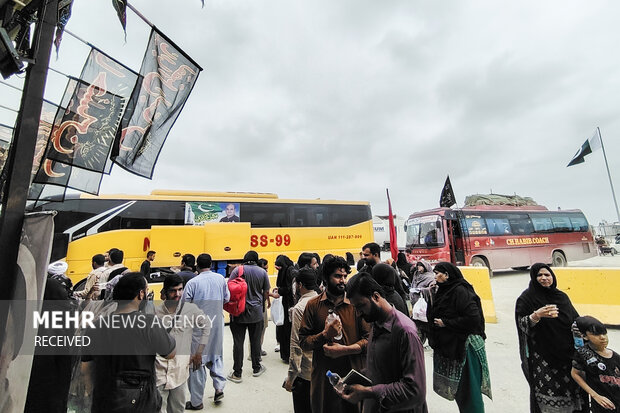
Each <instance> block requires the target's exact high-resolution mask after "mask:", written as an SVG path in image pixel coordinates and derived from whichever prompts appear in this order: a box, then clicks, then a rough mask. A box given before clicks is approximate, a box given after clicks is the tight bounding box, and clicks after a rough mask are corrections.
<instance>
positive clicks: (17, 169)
mask: <svg viewBox="0 0 620 413" xmlns="http://www.w3.org/2000/svg"><path fill="white" fill-rule="evenodd" d="M2 3H3V2H2V0H0V4H2ZM39 3H40V4H39V6H38V11H37V22H36V28H35V31H34V37H33V41H32V51H33V52H32V55H31V56H30V57H31V58H32V59H33V61H32V62H31V63H30V64H29V65H28V68H27V69H26V80H25V82H24V89H23V93H22V100H21V105H20V110H19V114H18V116H17V122H16V126H15V133H14V136H13V142H12V144H11V150H10V153H9V157H8V159H7V163H6V166H5V168H7V175H6V176H7V179H6V185H5V192H4V197H3V199H2V210H1V211H0V268H1V269H2V270H1V271H0V285H1V286H2V288H0V300H10V299H11V298H12V297H13V296H14V289H15V279H16V276H17V252H18V249H19V242H20V238H21V231H22V224H23V222H24V211H25V209H26V200H27V196H28V188H29V186H30V174H31V169H32V161H33V158H34V148H35V144H36V141H37V132H38V129H39V119H40V118H41V107H42V105H43V93H44V91H45V82H46V80H47V70H48V66H49V61H50V55H51V52H52V43H53V40H54V30H55V28H56V22H57V18H58V0H41V1H39ZM7 311H8V306H6V305H4V306H0V346H1V345H2V343H3V341H4V335H5V333H6V322H7V316H8V312H7ZM0 350H2V349H0Z"/></svg>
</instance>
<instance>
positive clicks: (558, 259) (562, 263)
mask: <svg viewBox="0 0 620 413" xmlns="http://www.w3.org/2000/svg"><path fill="white" fill-rule="evenodd" d="M551 265H553V266H554V267H566V257H565V256H564V254H563V253H561V252H560V251H554V252H553V255H552V256H551Z"/></svg>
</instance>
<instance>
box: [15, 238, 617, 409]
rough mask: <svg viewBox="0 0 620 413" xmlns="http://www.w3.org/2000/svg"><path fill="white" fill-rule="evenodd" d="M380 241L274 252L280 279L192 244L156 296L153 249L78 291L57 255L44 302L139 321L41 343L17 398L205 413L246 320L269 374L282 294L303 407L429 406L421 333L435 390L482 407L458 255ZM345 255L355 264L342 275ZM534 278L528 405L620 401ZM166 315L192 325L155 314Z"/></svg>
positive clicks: (290, 381) (605, 368)
mask: <svg viewBox="0 0 620 413" xmlns="http://www.w3.org/2000/svg"><path fill="white" fill-rule="evenodd" d="M380 254H381V250H380V247H379V245H377V244H375V243H369V244H366V245H364V246H363V247H362V248H361V252H360V259H359V260H358V262H357V263H355V260H354V259H353V257H352V256H351V254H348V256H347V257H340V256H334V255H331V254H328V255H326V256H324V257H322V258H321V257H320V256H319V255H318V254H316V253H310V252H306V253H303V254H301V255H300V256H299V257H298V258H297V261H296V262H294V261H293V260H292V259H291V258H290V257H287V256H286V255H280V256H278V257H277V258H276V260H275V262H274V268H275V269H276V270H277V278H276V285H275V287H273V288H272V286H271V285H270V282H269V277H268V275H267V271H266V270H267V268H268V265H269V263H268V262H267V261H266V260H264V259H261V258H260V257H259V255H258V253H257V252H255V251H248V252H247V253H246V254H245V256H244V258H243V260H242V262H240V263H238V264H231V265H230V266H229V269H228V271H227V275H226V276H223V275H222V274H220V273H217V272H213V271H211V267H212V259H211V256H210V255H209V254H207V253H203V254H200V255H198V257H194V256H193V255H191V254H185V255H183V256H182V258H181V263H180V266H179V267H178V269H177V270H178V271H177V272H175V273H171V274H168V275H166V277H165V279H164V281H163V287H162V289H161V291H160V292H159V293H160V298H161V302H157V303H156V305H155V304H154V303H153V301H150V300H149V297H150V298H151V299H152V296H153V293H157V292H153V291H151V292H149V287H148V282H147V278H149V275H150V274H149V271H150V270H151V269H150V264H151V262H152V261H153V259H154V257H155V252H154V251H149V252H148V255H147V259H146V260H145V262H144V263H143V264H142V266H141V268H140V271H136V272H132V271H131V270H130V269H128V268H127V267H125V266H124V265H123V251H120V250H118V249H111V250H110V251H107V252H106V253H105V254H96V255H94V256H93V259H92V267H93V270H92V272H91V273H90V274H89V276H88V277H87V279H86V282H85V284H84V288H83V289H80V290H79V291H73V288H72V285H71V282H70V281H69V279H68V278H67V277H66V275H65V274H64V273H65V272H66V270H67V267H66V264H65V263H53V264H52V265H50V268H49V277H48V282H47V287H46V291H45V299H46V300H48V299H50V300H55V301H54V302H57V301H60V302H62V301H63V300H65V301H67V302H68V303H69V304H68V307H67V308H71V306H73V307H75V308H79V309H81V310H82V311H93V312H95V313H96V314H97V315H98V316H99V317H116V318H118V319H120V320H122V322H123V323H125V324H126V325H132V326H133V325H134V322H136V321H138V320H139V319H141V318H143V319H144V320H146V322H145V324H144V326H143V327H141V328H129V329H114V328H99V329H93V330H88V329H86V330H85V331H81V332H80V333H81V334H84V335H87V336H88V337H90V338H92V340H93V342H94V343H95V347H94V348H95V350H92V349H91V350H90V351H84V352H83V353H82V354H80V355H79V357H75V356H74V357H60V356H59V357H57V358H55V357H54V356H50V355H42V354H37V353H35V359H34V363H33V374H32V378H31V382H30V386H29V389H28V398H27V403H26V411H27V412H39V411H45V412H66V411H67V405H70V406H73V407H74V408H77V409H78V411H87V410H88V409H90V411H92V412H110V411H114V412H130V411H131V412H156V411H161V412H167V413H172V412H182V411H184V410H202V409H204V408H205V406H204V404H203V399H204V393H205V387H206V382H207V371H208V372H209V375H210V377H211V380H212V385H213V390H214V393H213V401H214V403H216V404H218V403H221V402H222V400H223V398H224V390H225V386H226V384H227V382H232V383H242V382H243V379H244V371H243V365H244V360H245V358H244V343H245V336H246V331H247V335H248V337H249V347H248V353H249V357H248V360H249V361H251V367H252V376H254V377H259V376H261V375H263V374H264V373H265V372H266V367H265V365H264V364H263V363H262V357H264V356H266V352H265V350H264V349H263V345H264V333H265V328H266V317H267V313H268V309H269V307H270V306H271V301H272V299H277V300H278V301H279V302H280V304H279V305H281V306H282V309H283V312H284V317H283V320H281V321H280V322H279V323H278V325H277V326H276V339H277V342H278V348H277V349H278V350H279V355H280V357H281V359H282V361H283V362H285V363H287V364H288V371H287V373H286V376H285V378H284V383H283V385H282V387H283V388H284V389H285V390H286V391H289V392H291V395H292V402H293V408H294V411H295V412H296V413H302V412H315V413H317V412H330V413H331V412H336V413H338V412H427V411H428V410H429V408H428V406H427V403H426V391H427V384H426V371H425V369H426V367H425V360H424V351H425V347H424V343H425V342H426V341H427V340H428V346H429V347H430V348H432V352H433V357H432V359H433V366H432V372H433V373H432V378H433V379H432V380H433V383H432V388H433V390H434V391H435V392H436V393H437V394H438V395H440V396H441V397H443V398H445V399H448V400H454V401H455V402H456V405H457V407H458V409H459V411H461V412H484V403H483V395H486V396H487V397H488V398H492V393H491V380H490V374H489V365H488V362H487V357H486V351H485V339H486V335H485V321H484V314H483V311H482V305H481V301H480V298H479V297H478V295H477V294H476V291H475V289H474V287H473V286H472V285H471V284H470V283H469V282H468V281H467V280H466V279H465V278H464V277H463V274H462V273H461V271H460V270H459V268H458V267H456V266H454V265H453V264H451V263H448V262H439V263H436V264H435V265H434V267H433V266H431V264H430V263H428V262H425V261H415V260H412V259H411V257H410V256H409V254H407V253H400V254H399V256H398V259H397V260H396V261H393V260H391V259H390V260H387V261H385V262H383V261H382V260H381V257H380ZM352 267H355V268H356V269H357V273H356V274H355V275H353V276H351V277H349V276H350V274H351V273H352ZM530 276H531V281H530V284H529V287H528V288H527V289H526V290H525V291H524V292H523V293H522V294H521V296H520V297H519V298H518V300H517V302H516V309H515V319H516V324H517V331H518V335H519V344H520V355H521V361H522V368H523V372H524V374H525V377H526V379H527V381H528V383H529V385H530V390H531V393H530V411H531V412H533V413H563V412H566V413H572V412H603V411H605V412H608V411H616V412H620V356H619V355H618V354H617V353H615V352H613V351H612V350H610V349H609V348H607V344H608V342H607V334H606V333H607V331H606V329H605V326H604V325H602V324H601V323H600V322H599V321H598V320H596V319H593V318H592V317H579V315H578V313H577V311H576V310H575V309H574V307H573V306H572V304H571V302H570V299H569V298H568V296H567V295H566V294H564V293H563V292H561V291H560V290H558V289H557V280H556V278H555V275H554V273H553V271H552V269H551V268H550V267H549V266H547V265H545V264H540V263H536V264H533V265H532V266H531V270H530ZM232 283H234V286H233V284H232ZM241 286H242V287H241ZM240 288H241V289H240ZM240 291H242V292H240ZM239 294H241V296H239ZM239 297H241V298H239ZM235 300H237V301H239V300H241V301H243V302H242V303H236V304H242V305H241V307H242V310H241V311H240V312H238V313H236V312H232V310H229V311H231V315H230V324H229V328H230V332H231V335H232V339H233V347H232V355H233V365H232V366H229V373H228V374H227V373H226V368H225V365H224V358H223V351H224V348H223V347H224V329H225V324H224V317H223V309H224V308H227V309H228V308H233V307H234V308H237V309H238V308H239V307H238V305H237V306H231V307H225V306H226V305H230V304H231V303H233V302H235ZM227 303H228V304H227ZM44 308H45V307H44ZM421 309H422V310H421ZM171 317H172V318H173V319H175V320H176V319H177V318H182V319H183V320H185V321H187V320H189V322H188V323H181V324H178V325H177V324H176V323H173V325H169V326H167V325H166V324H165V323H162V322H161V320H166V319H167V318H171ZM175 317H176V318H175ZM157 320H160V321H159V322H158V321H157ZM97 345H98V346H99V347H97ZM101 348H103V349H104V351H97V350H96V349H101ZM426 349H428V347H426ZM35 369H36V370H35ZM35 371H36V374H35ZM42 371H43V372H44V373H42ZM351 378H353V379H351ZM72 379H73V380H72Z"/></svg>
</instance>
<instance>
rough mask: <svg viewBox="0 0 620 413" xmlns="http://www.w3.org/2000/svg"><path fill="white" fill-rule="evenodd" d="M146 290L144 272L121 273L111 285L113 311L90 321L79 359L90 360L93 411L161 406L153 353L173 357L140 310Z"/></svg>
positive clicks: (167, 339) (166, 338)
mask: <svg viewBox="0 0 620 413" xmlns="http://www.w3.org/2000/svg"><path fill="white" fill-rule="evenodd" d="M147 295H148V285H147V283H146V280H145V279H144V276H143V275H142V274H141V273H139V272H134V273H128V274H126V275H125V276H123V277H122V278H121V279H120V280H119V281H118V284H117V285H116V287H115V288H114V292H113V299H114V301H115V302H116V304H117V307H116V310H115V311H114V312H113V313H112V314H110V315H109V316H107V317H106V318H105V322H104V320H103V319H99V320H95V328H94V329H92V330H91V331H89V332H88V335H89V336H90V337H91V343H92V344H91V346H89V347H90V348H89V355H87V356H84V358H83V360H84V361H90V360H93V361H94V363H95V377H94V388H93V405H92V412H93V413H99V412H101V413H103V412H111V411H113V412H144V413H147V412H148V413H152V412H155V411H159V409H160V407H161V396H160V395H159V392H158V391H157V388H156V386H155V367H154V366H155V354H159V355H161V356H163V357H165V358H166V359H171V358H173V357H174V356H175V354H176V350H175V341H174V338H172V337H171V336H170V335H169V334H168V333H167V332H166V330H165V329H164V328H163V327H162V326H161V325H160V324H159V323H157V322H155V321H154V318H155V316H154V315H152V314H145V313H143V312H142V311H140V308H141V304H142V303H143V302H145V300H146V298H147ZM112 305H113V304H112Z"/></svg>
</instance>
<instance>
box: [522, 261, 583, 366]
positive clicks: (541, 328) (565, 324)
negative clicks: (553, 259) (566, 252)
mask: <svg viewBox="0 0 620 413" xmlns="http://www.w3.org/2000/svg"><path fill="white" fill-rule="evenodd" d="M541 268H546V269H547V270H548V271H549V272H550V273H551V276H552V277H553V283H552V284H551V286H550V287H548V288H546V287H543V286H542V285H540V283H539V282H538V281H537V280H536V277H537V276H538V272H539V271H540V270H541ZM557 285H558V282H557V279H556V277H555V274H554V273H553V270H552V269H551V268H550V267H549V266H548V265H547V264H541V263H536V264H534V265H532V266H531V267H530V285H529V287H528V288H527V290H525V291H523V293H521V295H520V296H519V298H518V299H517V305H516V309H515V319H516V322H517V329H518V323H519V319H521V318H523V317H524V316H528V315H530V314H532V313H533V312H534V311H536V310H538V309H539V308H541V307H544V306H545V305H547V304H555V305H557V307H558V311H559V315H558V317H557V318H541V319H540V321H539V322H538V324H537V325H536V327H534V328H533V329H532V334H531V336H530V339H528V340H527V345H528V346H530V347H533V349H534V350H535V351H536V352H537V353H539V354H541V355H542V356H543V358H544V359H545V360H547V361H548V362H549V363H550V364H552V365H555V366H564V365H566V364H567V363H569V364H570V360H571V357H572V356H573V352H574V349H573V336H572V333H571V325H572V324H573V321H575V319H576V318H577V317H579V314H578V313H577V310H575V307H573V304H572V303H571V302H570V299H569V298H568V296H567V295H566V294H565V293H564V292H562V291H560V290H558V289H557ZM518 331H519V347H520V348H521V354H522V355H523V354H525V353H524V351H523V350H524V345H525V341H526V340H525V339H524V337H522V336H523V334H522V333H521V332H520V331H521V330H518ZM522 361H524V360H522Z"/></svg>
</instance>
